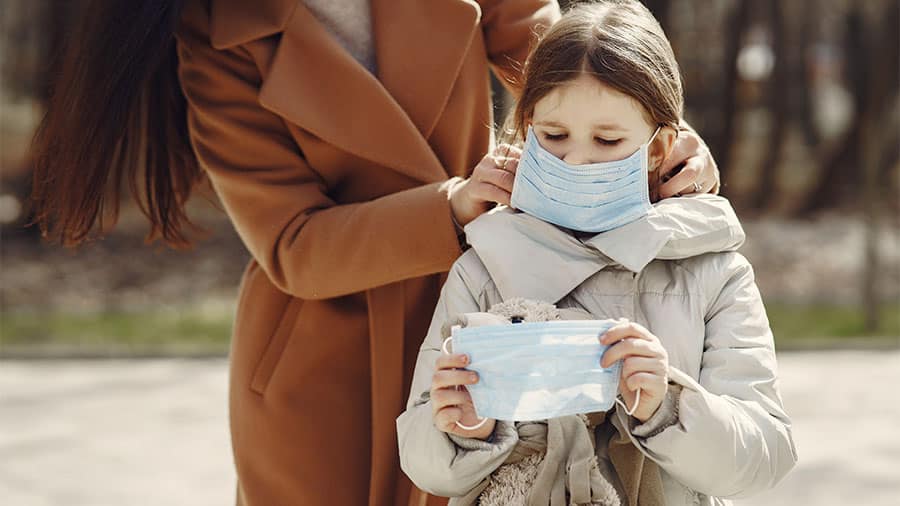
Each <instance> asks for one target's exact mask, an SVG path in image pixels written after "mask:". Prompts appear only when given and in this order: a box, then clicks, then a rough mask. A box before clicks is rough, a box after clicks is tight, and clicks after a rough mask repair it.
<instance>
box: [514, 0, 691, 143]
mask: <svg viewBox="0 0 900 506" xmlns="http://www.w3.org/2000/svg"><path fill="white" fill-rule="evenodd" d="M583 73H584V74H590V75H593V76H595V77H596V78H597V79H598V80H600V81H601V82H603V83H604V84H606V85H607V86H610V87H612V88H615V89H616V90H618V91H621V92H622V93H625V94H626V95H628V96H630V97H633V98H634V99H636V100H637V101H638V102H639V103H640V104H641V105H642V106H643V107H644V111H645V114H646V115H647V120H648V121H649V122H650V123H651V124H653V125H663V126H671V127H673V128H676V129H677V128H678V122H679V120H680V119H681V115H682V110H683V107H684V98H683V92H682V85H681V74H680V72H679V71H678V63H677V62H676V61H675V55H674V53H673V52H672V46H671V45H670V44H669V41H668V39H667V38H666V35H665V33H664V32H663V29H662V27H661V26H660V25H659V23H658V22H657V21H656V18H654V17H653V14H651V13H650V11H648V10H647V8H646V7H644V6H643V5H642V4H641V3H640V2H638V1H637V0H604V1H601V2H599V3H589V4H580V5H576V6H575V7H573V8H572V9H570V10H569V11H568V12H566V14H565V15H564V16H563V17H562V19H560V20H559V21H557V22H556V23H555V24H554V25H553V26H551V27H550V28H549V29H548V30H547V31H546V32H544V34H543V36H542V37H541V39H540V40H539V41H538V43H537V46H535V48H534V49H533V50H532V51H531V54H530V55H529V56H528V59H527V60H526V62H525V67H524V70H523V74H524V76H523V80H524V81H523V86H522V94H521V96H520V98H519V100H518V103H517V104H516V107H515V109H514V110H513V111H512V112H511V114H510V116H509V117H508V118H507V121H506V127H505V132H504V134H505V135H506V136H507V137H509V138H511V140H515V139H522V138H523V137H524V133H525V125H526V124H527V123H528V121H529V120H530V119H531V116H532V114H533V113H534V106H535V104H536V103H537V102H538V101H539V100H540V99H541V98H543V97H544V96H545V95H547V93H549V92H550V91H552V90H553V89H554V88H556V87H557V86H559V85H561V84H563V83H565V82H567V81H571V80H572V79H575V78H577V77H578V76H579V75H580V74H583Z"/></svg>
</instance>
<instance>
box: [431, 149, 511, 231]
mask: <svg viewBox="0 0 900 506" xmlns="http://www.w3.org/2000/svg"><path fill="white" fill-rule="evenodd" d="M521 155H522V150H520V149H519V148H517V147H515V146H511V145H509V144H501V145H499V146H497V147H496V148H494V151H493V152H492V153H489V154H487V155H485V157H484V158H482V159H481V161H480V162H478V165H476V166H475V170H473V171H472V175H471V176H469V178H468V179H465V180H463V181H462V182H460V183H459V184H457V185H456V186H454V187H453V188H451V189H450V191H449V193H450V207H451V208H452V209H453V216H454V217H455V218H456V222H457V223H459V224H460V225H461V226H466V224H468V223H469V222H470V221H472V220H474V219H475V218H477V217H479V216H480V215H481V214H482V213H484V212H486V211H488V210H489V209H491V208H492V207H494V205H495V203H497V204H505V205H509V199H510V197H511V196H512V190H513V181H514V180H515V177H516V168H517V167H518V166H519V157H520V156H521Z"/></svg>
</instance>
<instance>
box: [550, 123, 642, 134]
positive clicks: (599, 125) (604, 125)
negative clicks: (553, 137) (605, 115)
mask: <svg viewBox="0 0 900 506" xmlns="http://www.w3.org/2000/svg"><path fill="white" fill-rule="evenodd" d="M534 124H535V125H540V126H549V127H557V128H566V125H564V124H562V123H560V122H558V121H535V122H534ZM594 129H595V130H614V131H617V132H624V131H626V129H625V128H623V127H622V126H621V125H618V124H616V123H597V124H595V125H594Z"/></svg>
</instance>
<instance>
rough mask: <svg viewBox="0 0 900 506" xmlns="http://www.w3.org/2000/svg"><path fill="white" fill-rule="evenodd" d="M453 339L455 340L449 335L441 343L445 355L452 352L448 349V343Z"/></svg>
mask: <svg viewBox="0 0 900 506" xmlns="http://www.w3.org/2000/svg"><path fill="white" fill-rule="evenodd" d="M452 340H453V336H450V337H448V338H447V339H444V342H443V343H441V351H443V352H444V355H449V354H450V352H449V351H448V350H447V343H449V342H450V341H452Z"/></svg>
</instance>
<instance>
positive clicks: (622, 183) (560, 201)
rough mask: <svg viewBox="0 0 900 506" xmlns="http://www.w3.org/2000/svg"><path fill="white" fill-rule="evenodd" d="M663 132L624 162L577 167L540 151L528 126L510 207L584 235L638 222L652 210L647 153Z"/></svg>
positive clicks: (654, 135) (542, 150)
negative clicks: (654, 140)
mask: <svg viewBox="0 0 900 506" xmlns="http://www.w3.org/2000/svg"><path fill="white" fill-rule="evenodd" d="M658 132H659V128H657V129H656V131H655V132H653V136H651V137H650V140H648V141H647V142H646V143H644V144H641V146H640V147H639V148H638V150H637V151H635V152H634V154H632V155H631V156H629V157H627V158H623V159H622V160H616V161H611V162H601V163H591V164H584V165H572V164H570V163H566V162H564V161H563V160H560V159H559V158H557V157H556V156H554V155H553V154H552V153H550V152H549V151H547V150H546V149H544V148H543V147H541V145H540V143H539V142H538V140H537V137H536V136H535V134H534V131H533V130H532V129H531V127H529V128H528V133H527V134H526V136H525V148H524V150H523V153H522V157H521V159H520V160H519V167H518V169H516V179H515V185H514V187H513V193H512V200H511V202H510V204H511V205H512V207H514V208H516V209H519V210H522V211H524V212H526V213H528V214H530V215H532V216H535V217H537V218H540V219H541V220H543V221H546V222H549V223H553V224H555V225H559V226H561V227H565V228H569V229H572V230H578V231H582V232H594V233H599V232H606V231H608V230H612V229H614V228H617V227H620V226H622V225H625V224H627V223H630V222H632V221H634V220H637V219H638V218H641V217H643V216H644V215H646V214H647V212H648V211H649V210H650V209H651V205H650V193H649V188H648V186H649V183H648V180H647V169H648V155H647V152H648V149H649V146H650V143H651V142H652V141H653V139H654V138H655V137H656V134H657V133H658Z"/></svg>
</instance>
